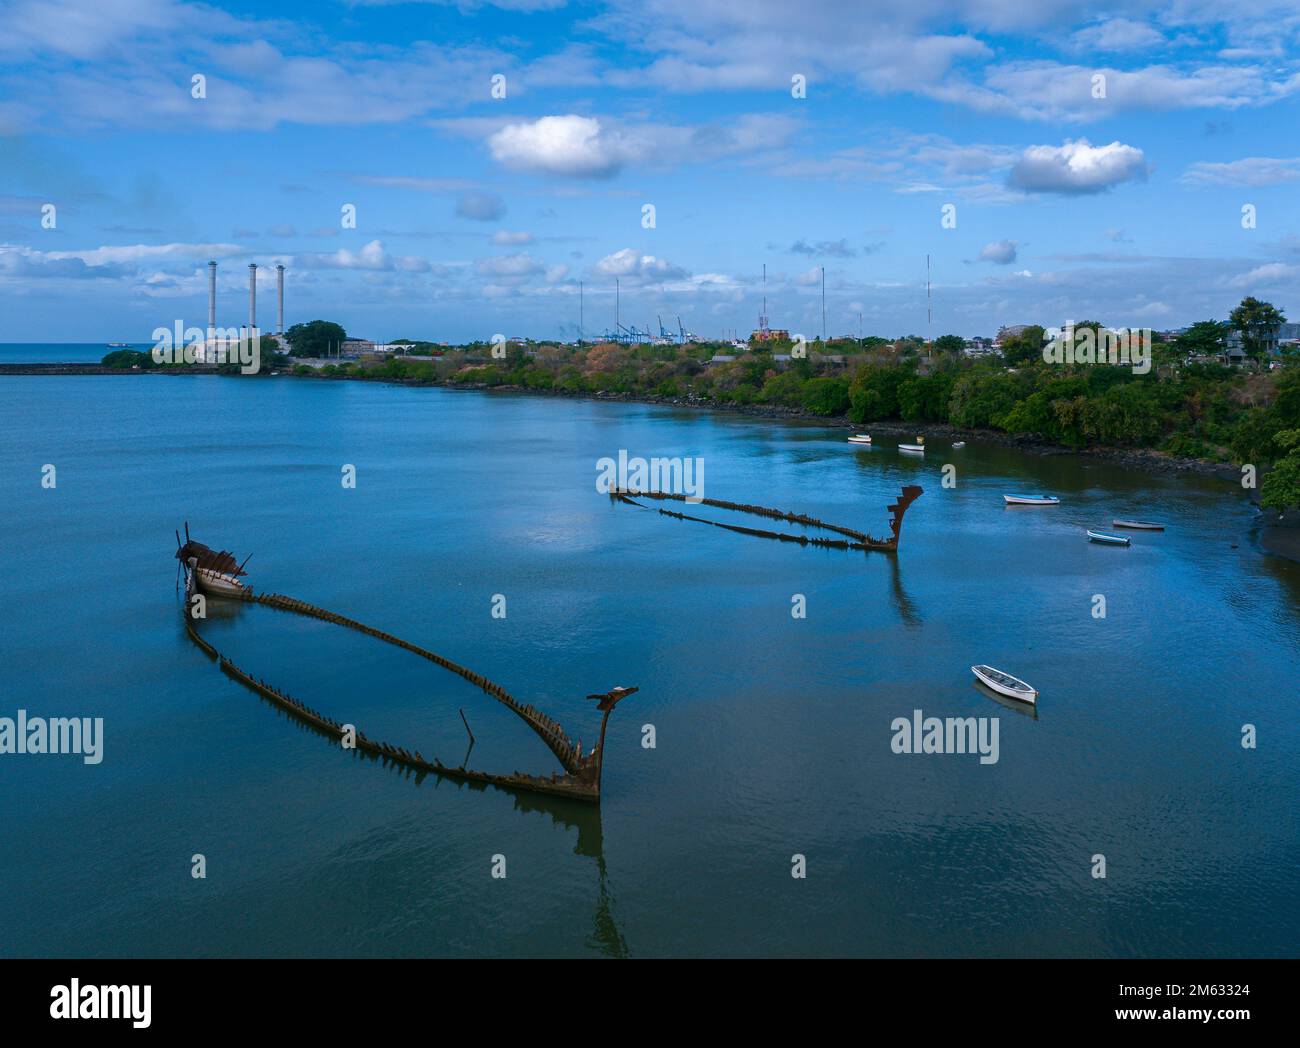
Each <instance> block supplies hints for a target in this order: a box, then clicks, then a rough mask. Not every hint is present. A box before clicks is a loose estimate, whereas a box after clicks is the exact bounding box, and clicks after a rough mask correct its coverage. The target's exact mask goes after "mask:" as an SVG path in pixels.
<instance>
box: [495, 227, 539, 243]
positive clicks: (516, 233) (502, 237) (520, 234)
mask: <svg viewBox="0 0 1300 1048" xmlns="http://www.w3.org/2000/svg"><path fill="white" fill-rule="evenodd" d="M532 242H533V234H532V233H529V232H527V231H525V230H511V229H498V230H497V231H496V232H495V233H493V234H492V243H494V244H501V245H502V246H505V247H513V246H516V245H519V244H531V243H532Z"/></svg>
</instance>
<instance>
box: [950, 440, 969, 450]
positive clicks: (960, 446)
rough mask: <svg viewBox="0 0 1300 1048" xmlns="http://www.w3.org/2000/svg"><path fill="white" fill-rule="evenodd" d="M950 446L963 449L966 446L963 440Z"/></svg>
mask: <svg viewBox="0 0 1300 1048" xmlns="http://www.w3.org/2000/svg"><path fill="white" fill-rule="evenodd" d="M952 446H953V447H954V448H964V447H965V446H966V441H964V440H958V441H954V442H953V445H952Z"/></svg>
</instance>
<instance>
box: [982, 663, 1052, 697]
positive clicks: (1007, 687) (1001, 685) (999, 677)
mask: <svg viewBox="0 0 1300 1048" xmlns="http://www.w3.org/2000/svg"><path fill="white" fill-rule="evenodd" d="M970 671H971V673H973V674H975V676H976V677H977V678H979V680H980V681H981V682H982V683H984V684H987V685H988V686H989V687H990V688H992V689H993V690H994V691H996V692H997V693H998V694H999V695H1005V696H1006V697H1007V698H1009V699H1016V700H1018V701H1020V702H1028V703H1034V702H1035V701H1036V700H1037V699H1038V690H1037V689H1036V688H1031V687H1030V686H1029V685H1028V684H1026V683H1025V682H1024V681H1022V680H1021V679H1020V678H1019V677H1013V676H1011V674H1010V673H1003V672H1002V671H1001V670H995V669H994V668H993V667H992V666H972V667H971V668H970Z"/></svg>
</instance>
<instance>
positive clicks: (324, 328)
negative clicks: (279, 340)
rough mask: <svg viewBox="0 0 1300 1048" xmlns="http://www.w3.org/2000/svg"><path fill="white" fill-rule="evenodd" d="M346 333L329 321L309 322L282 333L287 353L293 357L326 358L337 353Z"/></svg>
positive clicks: (295, 325) (340, 326) (338, 325)
mask: <svg viewBox="0 0 1300 1048" xmlns="http://www.w3.org/2000/svg"><path fill="white" fill-rule="evenodd" d="M347 337H348V333H347V332H346V331H344V330H343V326H342V325H341V324H335V323H333V322H332V321H329V320H311V321H308V322H307V323H306V324H294V325H293V327H291V328H289V330H288V331H286V332H285V333H284V338H285V341H286V342H288V343H289V352H290V353H291V354H292V355H293V356H295V357H326V356H331V355H332V354H335V353H337V352H338V348H339V346H340V345H341V344H342V342H343V340H344V339H346V338H347Z"/></svg>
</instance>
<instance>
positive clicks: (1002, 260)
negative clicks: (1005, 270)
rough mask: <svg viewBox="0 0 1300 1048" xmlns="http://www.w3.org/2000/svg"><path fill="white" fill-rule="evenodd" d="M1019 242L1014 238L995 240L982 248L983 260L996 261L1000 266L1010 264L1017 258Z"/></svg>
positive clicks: (981, 258)
mask: <svg viewBox="0 0 1300 1048" xmlns="http://www.w3.org/2000/svg"><path fill="white" fill-rule="evenodd" d="M1016 247H1017V244H1016V242H1015V241H1014V240H995V241H993V243H991V244H985V245H984V247H983V248H981V249H980V261H981V262H996V263H997V264H998V265H1000V266H1009V265H1011V263H1012V262H1014V261H1015V260H1016Z"/></svg>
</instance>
